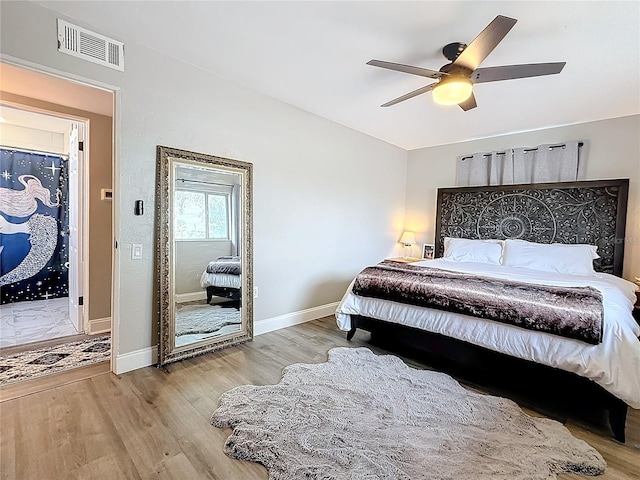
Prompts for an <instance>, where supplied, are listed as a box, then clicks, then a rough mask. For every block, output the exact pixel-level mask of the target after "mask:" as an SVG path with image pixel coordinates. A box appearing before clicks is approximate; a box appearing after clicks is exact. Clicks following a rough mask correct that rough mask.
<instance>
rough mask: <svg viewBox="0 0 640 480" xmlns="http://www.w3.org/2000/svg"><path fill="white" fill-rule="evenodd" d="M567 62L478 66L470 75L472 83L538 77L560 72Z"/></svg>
mask: <svg viewBox="0 0 640 480" xmlns="http://www.w3.org/2000/svg"><path fill="white" fill-rule="evenodd" d="M566 64H567V62H555V63H528V64H524V65H503V66H502V67H486V68H478V69H477V70H476V71H475V72H473V74H472V75H471V81H472V82H473V83H486V82H498V81H500V80H511V79H514V78H528V77H540V76H542V75H554V74H556V73H560V72H561V71H562V69H563V68H564V66H565V65H566Z"/></svg>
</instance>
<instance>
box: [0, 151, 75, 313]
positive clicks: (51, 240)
mask: <svg viewBox="0 0 640 480" xmlns="http://www.w3.org/2000/svg"><path fill="white" fill-rule="evenodd" d="M67 202H68V170H67V162H66V160H64V159H63V158H62V157H60V156H56V155H44V154H38V153H30V152H22V151H19V150H13V149H4V148H0V297H1V303H2V304H5V303H12V302H20V301H26V300H42V299H49V298H57V297H67V296H68V295H69V286H68V269H69V254H68V252H69V250H68V249H69V238H68V218H67V215H68V208H67V206H68V205H67Z"/></svg>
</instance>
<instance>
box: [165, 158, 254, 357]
mask: <svg viewBox="0 0 640 480" xmlns="http://www.w3.org/2000/svg"><path fill="white" fill-rule="evenodd" d="M158 163H159V169H158V180H159V182H158V213H159V215H158V246H159V249H158V268H159V281H158V287H159V300H160V342H159V347H160V348H159V350H158V356H159V359H158V363H159V364H161V365H164V364H166V363H170V362H174V361H177V360H182V359H184V358H189V357H192V356H195V355H199V354H201V353H206V352H210V351H214V350H218V349H220V348H223V347H227V346H231V345H235V344H238V343H241V342H244V341H247V340H251V339H252V337H253V308H252V298H251V295H246V294H244V292H250V291H252V278H251V277H252V275H251V266H252V265H253V261H252V258H251V251H252V249H251V218H252V216H251V202H252V200H251V173H252V165H251V164H250V163H246V162H240V161H236V160H230V159H226V158H221V157H215V156H212V155H205V154H200V153H194V152H188V151H184V150H178V149H174V148H169V147H158Z"/></svg>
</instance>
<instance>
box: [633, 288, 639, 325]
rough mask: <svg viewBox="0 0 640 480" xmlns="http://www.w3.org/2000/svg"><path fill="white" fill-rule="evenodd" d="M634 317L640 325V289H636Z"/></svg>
mask: <svg viewBox="0 0 640 480" xmlns="http://www.w3.org/2000/svg"><path fill="white" fill-rule="evenodd" d="M633 318H635V319H636V322H638V325H640V290H636V304H635V305H634V306H633Z"/></svg>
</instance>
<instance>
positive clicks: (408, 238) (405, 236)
mask: <svg viewBox="0 0 640 480" xmlns="http://www.w3.org/2000/svg"><path fill="white" fill-rule="evenodd" d="M400 243H403V244H405V245H414V244H415V243H416V234H415V233H413V232H403V233H402V236H401V237H400Z"/></svg>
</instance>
